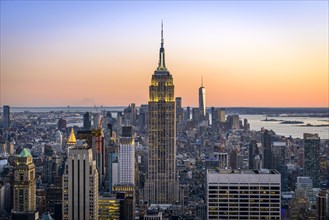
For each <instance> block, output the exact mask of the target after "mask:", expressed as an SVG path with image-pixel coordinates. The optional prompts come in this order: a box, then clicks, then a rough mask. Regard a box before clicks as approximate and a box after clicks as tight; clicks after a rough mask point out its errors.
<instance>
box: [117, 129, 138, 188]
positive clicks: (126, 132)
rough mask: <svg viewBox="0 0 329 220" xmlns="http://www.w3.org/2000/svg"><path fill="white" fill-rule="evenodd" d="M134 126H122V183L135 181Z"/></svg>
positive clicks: (120, 176) (120, 172)
mask: <svg viewBox="0 0 329 220" xmlns="http://www.w3.org/2000/svg"><path fill="white" fill-rule="evenodd" d="M132 132H133V131H132V127H131V126H125V127H122V137H121V138H120V153H119V182H120V184H134V183H135V146H134V145H135V143H134V138H133V134H132Z"/></svg>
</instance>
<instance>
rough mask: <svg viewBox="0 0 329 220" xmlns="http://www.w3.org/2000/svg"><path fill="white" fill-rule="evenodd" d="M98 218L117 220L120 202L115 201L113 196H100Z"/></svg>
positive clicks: (101, 219) (100, 219)
mask: <svg viewBox="0 0 329 220" xmlns="http://www.w3.org/2000/svg"><path fill="white" fill-rule="evenodd" d="M98 217H99V220H107V219H111V220H119V219H120V200H119V199H116V198H115V196H107V195H103V196H100V197H99V198H98Z"/></svg>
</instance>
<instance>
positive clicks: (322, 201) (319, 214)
mask: <svg viewBox="0 0 329 220" xmlns="http://www.w3.org/2000/svg"><path fill="white" fill-rule="evenodd" d="M328 196H329V191H328V192H327V190H326V189H321V190H320V192H319V193H318V195H316V219H319V220H327V219H329V207H328V205H329V197H328Z"/></svg>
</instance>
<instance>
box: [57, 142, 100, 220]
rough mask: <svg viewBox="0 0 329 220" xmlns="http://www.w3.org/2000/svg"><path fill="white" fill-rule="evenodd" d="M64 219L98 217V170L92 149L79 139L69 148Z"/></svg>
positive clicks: (64, 195)
mask: <svg viewBox="0 0 329 220" xmlns="http://www.w3.org/2000/svg"><path fill="white" fill-rule="evenodd" d="M63 219H64V220H74V219H80V220H87V219H88V220H89V219H94V220H97V219H98V172H97V169H96V161H95V160H94V159H93V154H92V149H91V147H90V146H88V145H87V144H86V143H83V142H82V141H78V142H77V144H76V145H75V146H74V147H72V148H69V152H68V159H67V161H66V164H65V170H64V174H63Z"/></svg>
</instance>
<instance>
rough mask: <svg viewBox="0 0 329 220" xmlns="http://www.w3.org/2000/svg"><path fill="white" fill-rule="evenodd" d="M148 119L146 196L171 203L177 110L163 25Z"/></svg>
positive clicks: (173, 197)
mask: <svg viewBox="0 0 329 220" xmlns="http://www.w3.org/2000/svg"><path fill="white" fill-rule="evenodd" d="M149 92H150V97H149V121H148V143H149V145H148V147H149V155H148V161H149V162H148V173H147V179H146V183H145V199H146V200H148V201H149V203H158V204H163V203H166V204H171V203H173V202H175V201H177V198H178V180H177V174H176V113H175V96H174V84H173V78H172V75H171V74H170V72H169V71H168V70H167V68H166V65H165V51H164V48H163V29H162V30H161V48H160V54H159V65H158V68H157V70H155V71H154V74H153V75H152V81H151V85H150V91H149Z"/></svg>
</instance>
